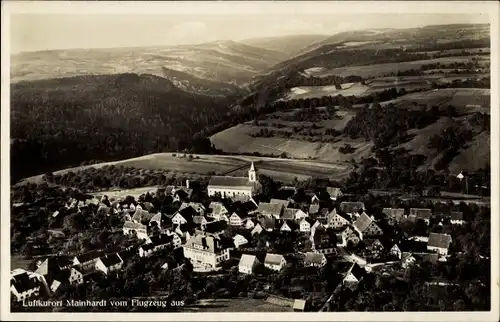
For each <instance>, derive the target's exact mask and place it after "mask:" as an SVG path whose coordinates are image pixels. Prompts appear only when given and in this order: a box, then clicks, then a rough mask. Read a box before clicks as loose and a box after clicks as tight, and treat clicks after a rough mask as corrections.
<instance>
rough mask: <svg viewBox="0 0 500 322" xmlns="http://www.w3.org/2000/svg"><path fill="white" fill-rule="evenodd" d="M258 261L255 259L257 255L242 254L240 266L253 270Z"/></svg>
mask: <svg viewBox="0 0 500 322" xmlns="http://www.w3.org/2000/svg"><path fill="white" fill-rule="evenodd" d="M256 260H257V257H255V255H248V254H242V255H241V258H240V262H239V263H238V266H244V267H249V268H252V267H253V264H254V262H255V261H256Z"/></svg>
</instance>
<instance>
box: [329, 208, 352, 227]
mask: <svg viewBox="0 0 500 322" xmlns="http://www.w3.org/2000/svg"><path fill="white" fill-rule="evenodd" d="M327 220H328V226H329V227H332V228H334V229H338V228H343V227H346V226H349V224H350V222H349V220H347V219H346V218H344V217H342V216H341V215H339V214H338V213H337V210H336V209H333V210H332V211H331V212H330V213H329V214H328V216H327Z"/></svg>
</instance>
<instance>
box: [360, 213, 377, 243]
mask: <svg viewBox="0 0 500 322" xmlns="http://www.w3.org/2000/svg"><path fill="white" fill-rule="evenodd" d="M353 226H354V228H355V229H356V230H357V231H358V232H359V236H360V238H361V239H363V237H369V236H380V235H382V234H383V233H382V229H380V227H379V226H378V225H377V224H376V223H375V221H374V220H373V218H371V217H368V215H367V214H366V213H364V212H363V213H362V214H361V215H360V216H359V218H358V219H357V220H356V222H355V223H354V225H353Z"/></svg>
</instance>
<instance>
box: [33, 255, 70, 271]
mask: <svg viewBox="0 0 500 322" xmlns="http://www.w3.org/2000/svg"><path fill="white" fill-rule="evenodd" d="M72 264H73V262H72V260H71V259H70V258H69V257H68V256H57V257H48V258H46V259H45V260H44V261H43V262H42V264H40V266H38V268H37V269H36V272H37V273H38V274H41V275H48V274H51V273H55V272H58V271H60V270H62V269H63V268H64V267H67V266H71V265H72Z"/></svg>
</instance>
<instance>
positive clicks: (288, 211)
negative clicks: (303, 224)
mask: <svg viewBox="0 0 500 322" xmlns="http://www.w3.org/2000/svg"><path fill="white" fill-rule="evenodd" d="M298 210H299V209H293V208H285V209H283V213H282V214H281V218H280V219H282V220H295V213H296V212H297V211H298Z"/></svg>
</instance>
